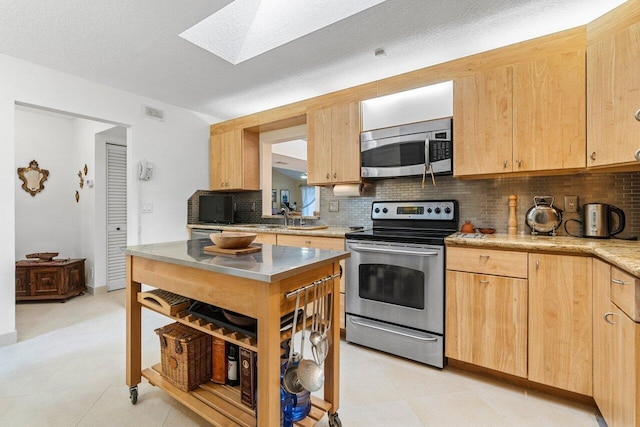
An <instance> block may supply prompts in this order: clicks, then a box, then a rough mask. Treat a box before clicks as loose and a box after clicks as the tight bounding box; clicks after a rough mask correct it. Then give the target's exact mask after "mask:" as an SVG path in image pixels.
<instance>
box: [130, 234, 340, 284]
mask: <svg viewBox="0 0 640 427" xmlns="http://www.w3.org/2000/svg"><path fill="white" fill-rule="evenodd" d="M211 244H212V243H211V240H209V239H195V240H184V241H177V242H166V243H154V244H148V245H138V246H128V247H127V248H126V250H125V253H126V254H127V255H131V256H136V257H141V258H148V259H153V260H156V261H163V262H167V263H171V264H177V265H182V266H185V267H192V268H198V269H202V270H208V271H213V272H216V273H221V274H227V275H230V276H235V277H242V278H245V279H252V280H258V281H261V282H268V283H270V282H274V281H277V280H281V279H285V278H288V277H292V276H294V275H296V274H299V273H300V272H302V271H304V270H307V269H311V268H314V267H316V266H319V265H321V264H326V263H329V262H333V261H339V260H341V259H345V258H348V257H349V252H345V251H332V250H325V249H312V248H299V247H293V246H277V245H267V244H264V245H260V244H255V245H257V246H261V247H262V250H261V251H259V252H254V253H251V254H244V255H227V254H211V253H208V252H205V251H204V249H203V248H204V247H205V246H210V245H211Z"/></svg>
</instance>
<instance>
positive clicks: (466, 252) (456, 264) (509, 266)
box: [447, 247, 528, 279]
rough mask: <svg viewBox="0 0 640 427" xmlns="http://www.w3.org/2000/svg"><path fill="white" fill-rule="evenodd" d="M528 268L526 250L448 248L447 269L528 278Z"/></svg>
mask: <svg viewBox="0 0 640 427" xmlns="http://www.w3.org/2000/svg"><path fill="white" fill-rule="evenodd" d="M527 268H528V267H527V253H526V252H515V251H502V250H496V249H477V248H456V247H449V248H447V270H457V271H467V272H470V273H481V274H492V275H496V276H507V277H519V278H523V279H526V278H527Z"/></svg>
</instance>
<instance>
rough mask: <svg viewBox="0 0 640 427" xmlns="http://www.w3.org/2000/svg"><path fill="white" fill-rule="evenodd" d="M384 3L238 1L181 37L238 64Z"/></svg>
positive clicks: (378, 0)
mask: <svg viewBox="0 0 640 427" xmlns="http://www.w3.org/2000/svg"><path fill="white" fill-rule="evenodd" d="M384 1H385V0H349V1H344V0H235V1H233V2H232V3H230V4H229V5H227V6H225V7H223V8H222V9H220V10H219V11H217V12H216V13H214V14H213V15H211V16H209V17H208V18H205V19H204V20H202V21H200V22H199V23H197V24H196V25H194V26H193V27H191V28H189V29H188V30H186V31H184V32H183V33H182V34H180V37H182V38H183V39H185V40H187V41H189V42H191V43H193V44H195V45H197V46H200V47H201V48H203V49H206V50H208V51H209V52H211V53H213V54H214V55H217V56H219V57H220V58H222V59H224V60H225V61H227V62H230V63H231V64H234V65H237V64H239V63H241V62H243V61H246V60H248V59H251V58H253V57H256V56H258V55H261V54H263V53H265V52H268V51H270V50H272V49H275V48H277V47H279V46H282V45H284V44H286V43H289V42H290V41H293V40H296V39H298V38H300V37H304V36H306V35H308V34H311V33H312V32H314V31H317V30H319V29H321V28H324V27H327V26H329V25H331V24H333V23H335V22H338V21H341V20H343V19H345V18H348V17H350V16H353V15H355V14H357V13H360V12H362V11H363V10H366V9H368V8H370V7H372V6H375V5H377V4H380V3H382V2H384Z"/></svg>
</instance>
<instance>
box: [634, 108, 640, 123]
mask: <svg viewBox="0 0 640 427" xmlns="http://www.w3.org/2000/svg"><path fill="white" fill-rule="evenodd" d="M633 116H634V117H635V118H636V120H637V121H639V122H640V110H638V111H636V113H635V114H634V115H633Z"/></svg>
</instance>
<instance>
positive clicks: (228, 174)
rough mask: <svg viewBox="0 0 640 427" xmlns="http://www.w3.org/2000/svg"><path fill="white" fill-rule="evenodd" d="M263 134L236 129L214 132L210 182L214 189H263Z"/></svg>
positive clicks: (210, 146)
mask: <svg viewBox="0 0 640 427" xmlns="http://www.w3.org/2000/svg"><path fill="white" fill-rule="evenodd" d="M259 153H260V147H259V135H258V134H257V133H255V132H249V131H248V130H246V129H233V130H230V131H227V132H223V133H216V134H212V135H211V141H210V145H209V156H210V162H209V165H210V166H209V186H210V189H211V190H217V191H236V190H259V189H260V158H259Z"/></svg>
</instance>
